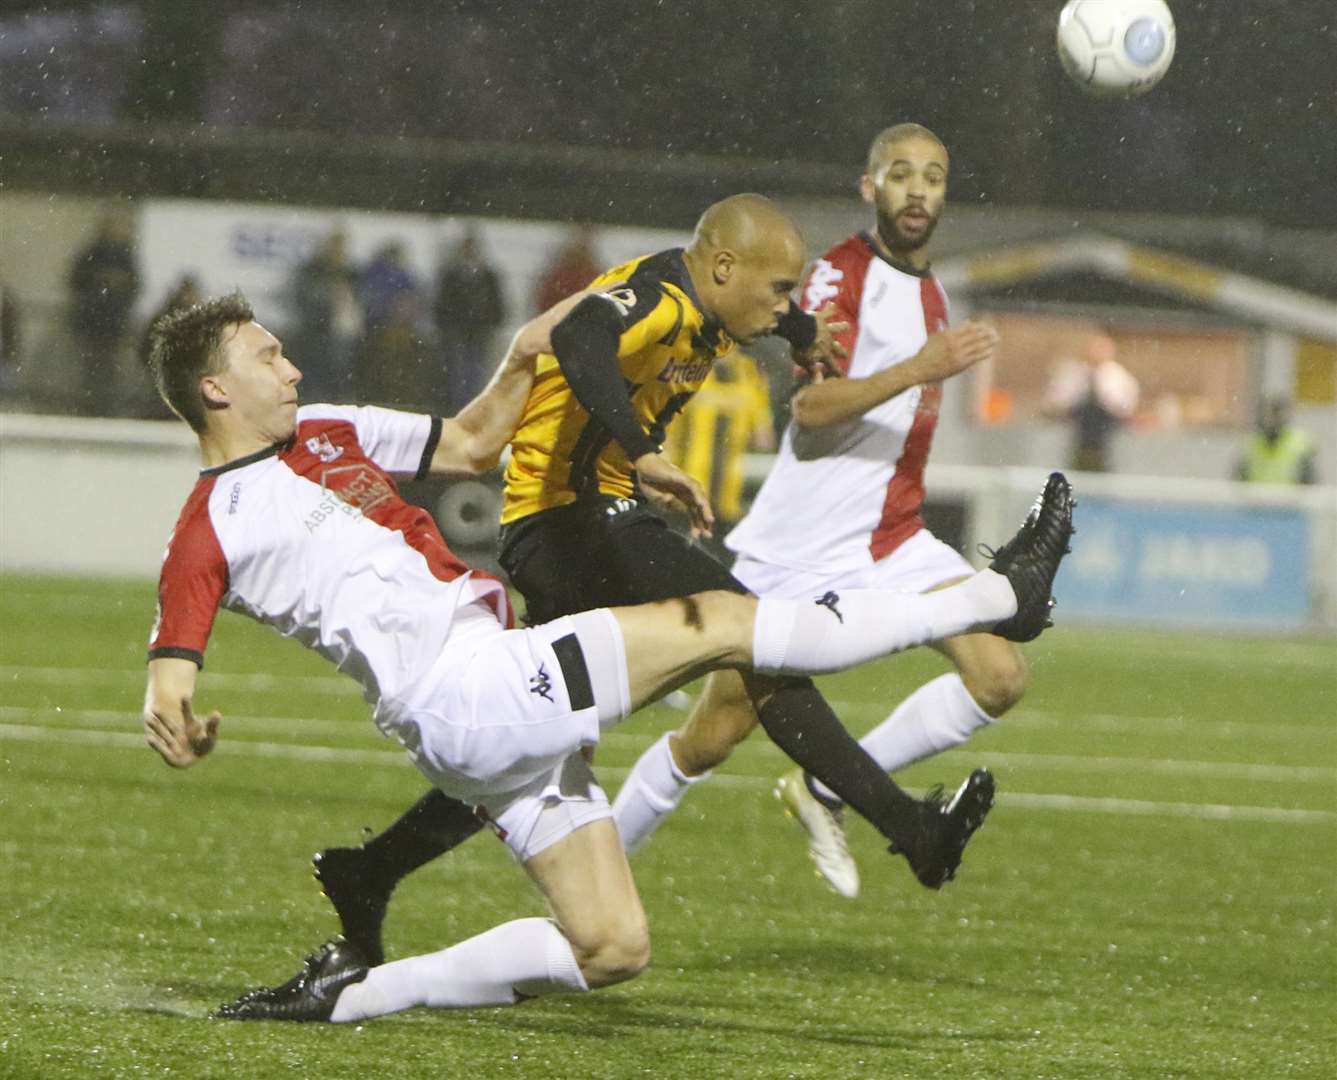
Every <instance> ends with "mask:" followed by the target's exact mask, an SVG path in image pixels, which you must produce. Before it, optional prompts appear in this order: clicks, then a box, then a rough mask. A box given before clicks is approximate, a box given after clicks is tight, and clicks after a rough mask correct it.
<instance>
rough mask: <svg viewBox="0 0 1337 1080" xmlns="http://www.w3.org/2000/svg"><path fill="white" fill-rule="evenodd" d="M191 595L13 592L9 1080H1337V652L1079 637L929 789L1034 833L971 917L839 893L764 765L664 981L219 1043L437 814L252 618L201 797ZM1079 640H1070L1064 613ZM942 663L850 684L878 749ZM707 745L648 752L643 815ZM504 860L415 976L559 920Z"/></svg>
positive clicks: (426, 920) (350, 689)
mask: <svg viewBox="0 0 1337 1080" xmlns="http://www.w3.org/2000/svg"><path fill="white" fill-rule="evenodd" d="M152 609H153V588H152V586H151V585H149V584H144V583H127V582H113V583H107V582H96V583H94V582H81V581H73V580H65V579H50V578H27V577H14V576H9V577H3V578H0V686H3V688H4V689H3V694H0V823H2V828H0V928H2V929H0V1077H6V1078H9V1077H23V1078H29V1077H31V1078H35V1080H47V1078H54V1077H78V1078H82V1077H88V1076H98V1077H102V1076H110V1077H120V1076H125V1077H132V1076H133V1077H141V1076H181V1077H220V1078H222V1077H228V1078H232V1077H288V1076H321V1077H359V1078H361V1077H369V1076H375V1077H383V1078H386V1080H390V1078H398V1077H470V1078H473V1077H541V1078H567V1077H570V1078H596V1077H609V1078H621V1077H637V1076H647V1077H671V1078H695V1077H758V1078H767V1080H769V1078H780V1077H791V1076H792V1077H822V1078H827V1080H838V1078H843V1077H921V1076H943V1077H947V1076H951V1077H1019V1078H1026V1080H1037V1078H1042V1077H1052V1078H1059V1080H1067V1078H1078V1077H1091V1078H1115V1077H1192V1078H1209V1077H1213V1078H1214V1077H1248V1078H1250V1080H1271V1078H1275V1077H1330V1076H1333V1075H1337V1068H1335V1066H1334V1062H1337V1047H1335V1046H1334V1025H1333V1016H1334V1011H1333V1009H1334V1001H1335V1000H1337V998H1335V996H1334V969H1335V968H1337V952H1335V951H1334V925H1333V923H1334V893H1335V890H1337V646H1335V645H1334V643H1333V641H1332V640H1331V639H1327V640H1323V639H1313V640H1257V639H1244V638H1234V637H1209V636H1202V635H1191V634H1180V635H1171V634H1159V633H1148V632H1134V631H1112V630H1094V629H1072V628H1068V627H1064V626H1059V627H1058V628H1056V629H1055V630H1053V631H1051V632H1050V633H1048V634H1047V635H1046V636H1045V637H1043V638H1041V639H1040V640H1039V641H1038V642H1036V643H1034V644H1033V645H1030V646H1027V647H1026V649H1027V656H1028V658H1029V660H1030V662H1031V665H1032V671H1033V683H1032V688H1031V691H1030V693H1029V694H1028V696H1027V698H1026V700H1025V702H1024V703H1023V704H1022V705H1021V706H1020V707H1019V708H1018V710H1017V711H1016V712H1015V713H1014V714H1013V715H1011V716H1009V717H1008V718H1007V719H1006V720H1005V721H1004V722H1003V723H1001V724H999V725H997V726H995V727H993V728H990V729H989V730H987V731H984V732H982V733H980V734H979V735H977V736H976V738H975V739H974V740H973V741H972V742H971V743H970V744H969V745H968V746H966V747H965V748H962V749H960V750H957V751H953V752H951V753H948V754H945V755H943V756H941V757H939V758H937V759H934V760H932V761H929V762H926V763H922V764H920V765H918V766H916V767H914V768H913V769H911V770H909V771H907V772H906V773H905V774H904V776H903V779H904V780H905V782H906V783H907V784H908V785H909V786H911V787H914V788H923V787H926V786H928V785H930V784H932V783H934V782H938V781H942V782H944V783H946V784H947V785H948V786H949V787H950V786H954V785H955V783H956V782H958V781H959V780H960V779H961V778H962V777H964V776H965V774H966V773H967V772H968V771H969V769H970V768H971V767H972V766H974V765H977V764H983V765H987V766H988V767H989V768H991V769H992V770H993V771H994V773H995V774H996V776H997V778H998V782H999V791H1000V793H999V801H998V805H997V808H996V809H995V811H994V813H993V815H992V816H991V818H990V819H989V822H988V824H987V825H986V826H985V828H984V829H983V830H982V831H981V832H980V833H979V834H978V835H977V836H976V838H975V840H974V842H973V843H972V845H971V847H970V848H969V849H968V851H967V853H966V858H965V862H964V864H963V866H962V868H961V871H960V874H959V875H958V879H957V880H956V882H954V883H953V884H951V885H949V886H948V887H947V888H946V889H945V890H944V891H943V892H941V893H938V894H933V893H929V892H927V891H925V890H924V889H922V888H920V887H919V886H918V885H917V884H915V882H914V880H913V878H912V877H911V875H910V873H909V871H908V868H907V867H906V865H905V862H904V860H902V859H899V858H896V859H892V858H890V857H888V856H887V855H886V854H885V852H884V850H883V848H882V846H881V844H880V843H879V838H878V837H877V835H876V833H874V831H873V830H872V829H871V828H869V827H868V826H866V825H865V824H863V823H862V822H860V823H856V824H854V825H852V827H851V845H852V847H853V850H854V853H855V855H856V857H857V858H858V859H859V862H860V867H861V870H862V874H863V890H862V894H861V895H860V897H859V898H858V899H857V900H855V901H846V900H842V899H841V898H839V897H837V896H836V895H835V894H834V893H831V892H829V891H828V890H827V889H826V888H825V886H824V885H823V884H822V882H821V881H820V880H819V879H817V878H816V877H815V876H814V871H813V870H812V868H811V865H810V863H809V861H808V859H807V855H806V851H805V846H804V843H803V841H802V837H801V834H800V832H799V830H798V829H797V827H796V826H794V825H793V824H792V823H790V822H788V821H786V820H785V819H784V818H783V817H782V815H781V814H780V813H779V809H778V804H777V803H776V802H775V801H774V800H773V799H772V798H771V796H770V788H771V783H772V781H773V779H774V777H775V776H776V775H777V774H778V773H779V772H781V771H783V770H784V768H785V759H784V758H783V757H782V756H781V755H780V754H779V752H778V751H777V750H775V749H774V748H773V747H772V746H771V745H770V744H769V743H768V742H767V741H766V740H765V738H764V736H763V735H761V734H760V733H758V734H756V735H754V736H753V738H752V739H750V740H749V741H748V742H747V743H746V744H745V745H744V746H743V747H741V748H740V749H739V751H738V752H737V753H736V754H735V756H734V757H733V758H732V759H731V760H730V761H729V762H728V763H727V764H726V765H725V766H724V767H723V768H722V769H720V770H719V772H718V774H717V776H716V777H715V779H714V780H713V781H712V782H710V783H708V784H706V785H703V786H702V787H701V788H700V789H698V790H697V791H694V792H693V793H692V794H691V795H689V797H688V799H687V801H686V803H685V804H684V806H683V808H682V810H681V811H680V812H679V813H678V814H677V815H676V816H675V817H674V818H672V819H670V821H669V822H668V824H667V825H666V826H665V828H664V829H663V830H662V831H661V832H660V833H659V834H658V835H657V836H656V837H655V839H654V840H653V841H652V842H651V843H650V844H649V845H648V846H647V848H646V849H645V850H644V851H643V852H642V853H641V854H639V855H638V856H637V857H636V858H635V859H634V860H633V866H634V869H635V872H636V877H637V880H638V882H639V884H640V887H641V891H642V894H643V897H644V900H645V907H646V910H647V913H648V915H649V919H650V927H651V934H652V939H653V947H654V959H653V961H652V964H651V967H650V969H649V970H648V971H647V972H646V973H645V974H644V975H643V976H641V978H639V979H638V980H635V981H634V982H631V983H627V984H624V985H622V986H617V987H613V988H611V989H609V990H605V991H601V992H599V993H596V994H589V995H583V996H579V997H575V996H568V997H553V998H548V999H545V1000H541V1001H535V1002H530V1003H528V1004H525V1005H523V1006H520V1007H517V1008H513V1009H481V1010H474V1011H469V1012H453V1013H452V1012H429V1011H426V1010H419V1011H416V1012H413V1013H407V1014H403V1015H400V1016H396V1017H391V1018H387V1019H383V1020H380V1021H375V1022H371V1023H367V1024H365V1025H361V1026H347V1027H342V1026H340V1027H336V1026H330V1025H283V1024H242V1023H226V1022H218V1021H209V1020H207V1019H206V1014H207V1013H208V1011H209V1010H210V1009H211V1008H213V1007H214V1006H216V1005H218V1004H219V1003H220V1002H223V1001H225V1000H228V999H231V998H233V997H235V996H236V995H237V994H238V993H239V992H240V991H242V990H244V989H246V988H248V987H250V986H252V985H255V984H257V983H261V982H266V983H272V982H277V981H281V980H282V979H286V978H287V977H288V976H289V975H290V974H292V973H293V972H294V971H296V969H297V967H298V965H299V963H300V961H301V958H302V956H303V955H304V954H305V953H306V952H308V951H310V950H311V949H312V948H313V947H315V946H316V945H317V944H319V942H320V941H321V940H322V939H324V938H326V937H329V936H330V935H332V934H333V932H334V928H335V923H334V919H333V916H332V914H331V913H330V912H329V910H328V908H327V907H326V905H325V902H324V900H323V899H322V898H321V897H320V896H319V894H318V892H317V890H316V887H315V884H314V883H313V881H312V880H311V878H310V873H309V864H308V859H309V857H310V855H311V853H312V852H313V851H315V850H316V849H317V848H319V847H321V846H326V845H329V844H336V843H342V844H348V843H352V842H355V841H356V840H357V838H358V836H359V834H360V830H361V829H363V828H364V827H370V828H373V829H379V828H381V827H382V826H384V825H385V824H387V823H388V822H389V821H391V820H392V819H393V818H394V817H395V816H396V815H397V814H398V813H399V811H400V810H402V809H404V808H405V807H406V806H407V805H408V804H409V803H410V802H411V801H412V800H414V799H415V798H417V796H418V795H419V794H420V793H421V792H422V791H423V790H424V786H423V782H422V781H421V780H420V779H419V777H418V774H417V773H416V772H415V771H414V770H413V769H412V768H411V767H410V766H408V764H407V761H406V758H405V756H404V755H403V753H402V752H400V751H399V750H397V748H396V747H395V746H394V745H393V744H391V743H388V742H386V741H385V740H383V739H381V738H380V737H379V735H378V734H377V733H376V732H375V730H374V729H373V728H372V726H371V724H370V723H369V721H368V719H367V709H366V706H365V705H364V704H363V703H362V701H361V699H360V697H359V696H358V693H357V690H356V688H355V687H354V685H353V683H352V682H351V681H350V680H347V679H346V678H344V677H342V676H339V675H338V674H336V673H335V672H334V671H333V670H332V669H331V668H329V667H327V666H326V665H325V664H324V663H323V662H322V661H320V660H319V659H318V658H317V657H315V656H313V655H309V654H307V653H305V652H304V651H303V650H301V649H300V648H299V647H297V646H296V645H294V644H293V643H291V642H286V641H283V640H281V639H279V638H278V637H277V636H276V635H274V634H273V633H272V632H271V631H268V630H263V629H260V628H257V627H254V626H252V625H250V624H248V623H246V622H244V621H243V620H242V619H240V618H238V617H236V616H233V615H230V614H223V615H220V617H219V620H218V624H217V626H216V628H215V631H214V639H213V643H212V645H211V647H210V651H209V656H208V667H207V669H206V671H205V674H204V676H203V677H202V680H201V685H200V690H199V693H198V695H197V709H199V710H201V711H207V710H208V709H210V708H218V709H220V710H221V711H222V712H223V716H224V720H223V727H222V741H221V742H220V745H219V747H218V749H217V751H216V752H215V754H214V755H213V757H212V758H210V759H209V760H208V761H206V762H205V763H203V764H202V765H200V766H198V767H197V768H195V769H193V770H190V771H188V772H184V773H178V772H174V771H172V770H170V769H168V768H167V767H166V766H164V765H163V764H162V763H161V762H160V761H159V760H158V758H157V757H156V755H154V754H153V753H152V752H151V751H149V750H148V749H147V748H146V747H145V746H144V744H143V740H142V737H141V735H140V731H139V710H140V704H141V700H142V695H143V685H144V679H143V652H144V643H145V640H146V638H147V635H148V630H149V623H150V621H151V618H152ZM1059 611H1060V614H1061V612H1062V609H1061V608H1060V609H1059ZM942 669H943V663H942V661H940V660H939V659H938V658H937V657H936V656H935V655H934V654H932V653H929V652H919V653H916V654H913V655H907V656H902V657H897V658H893V659H891V660H887V661H883V662H881V663H879V664H876V665H872V666H869V667H867V668H864V669H862V670H859V671H857V672H853V673H850V674H847V675H844V676H840V677H836V678H831V679H826V680H823V686H824V688H825V689H826V691H827V693H828V696H829V697H830V698H831V699H832V701H833V702H834V703H835V704H836V706H837V708H838V711H839V712H840V713H841V714H842V716H843V717H845V718H846V720H847V722H848V723H849V725H850V727H851V728H852V729H853V730H855V731H856V732H861V731H863V730H864V729H866V728H867V727H870V726H872V725H873V724H874V723H876V722H877V721H878V720H880V719H881V718H882V717H883V716H884V715H885V713H886V711H887V710H888V709H889V707H890V706H891V705H892V704H893V703H894V702H895V701H896V700H898V699H899V698H900V697H902V696H903V695H904V694H905V693H907V692H908V691H909V690H911V689H912V688H913V687H914V686H916V685H917V684H918V683H919V682H921V681H923V680H925V679H926V678H928V677H930V676H931V675H933V674H935V673H936V672H938V671H940V670H942ZM681 718H682V714H681V713H676V712H673V711H671V710H669V709H667V708H664V707H656V708H653V709H650V710H647V711H646V712H644V713H642V714H640V715H638V716H637V717H634V718H633V719H632V720H631V721H629V722H628V723H626V724H625V725H623V726H622V727H621V728H619V729H618V730H616V731H614V732H612V733H611V734H610V736H609V737H608V738H607V740H606V742H605V743H604V744H603V745H602V747H601V748H600V751H599V758H598V766H599V769H600V772H601V775H602V776H603V777H604V779H605V781H606V783H607V786H608V787H609V789H610V790H615V789H616V787H617V784H618V783H619V782H620V780H621V778H622V776H623V775H624V770H625V769H626V768H627V767H628V766H630V764H631V763H632V762H633V761H634V760H635V758H636V756H637V755H638V754H639V753H640V751H641V750H643V749H644V748H645V747H646V746H648V745H649V744H650V742H651V741H652V740H653V739H654V738H656V737H657V735H658V734H659V733H660V732H662V731H664V730H666V729H667V728H668V727H670V726H673V725H676V724H677V723H679V722H680V721H681ZM541 913H542V912H541V909H540V905H539V903H538V902H537V897H536V894H535V893H533V891H532V889H531V887H530V886H529V884H528V882H527V879H526V878H525V876H524V874H523V873H522V872H521V871H520V870H519V869H518V868H517V867H516V866H515V865H514V863H513V861H512V860H511V858H510V856H509V855H508V853H507V852H506V850H505V849H504V848H503V847H502V846H501V845H500V844H499V843H498V842H497V841H496V840H495V839H493V838H492V837H491V836H490V835H488V834H483V835H481V836H480V837H478V838H475V839H474V840H472V841H470V842H469V843H468V844H466V845H465V846H464V847H463V848H461V849H460V850H459V851H457V852H455V853H453V854H451V855H449V856H447V857H446V858H444V859H442V860H439V861H438V862H437V863H435V864H434V865H432V866H430V867H428V868H426V869H424V870H423V871H421V872H419V873H418V874H417V875H416V876H414V877H413V878H410V879H409V880H407V881H406V882H405V883H404V884H403V885H401V887H400V889H399V892H398V893H397V894H396V898H395V902H394V903H393V904H392V906H391V913H390V918H389V921H388V923H387V946H388V949H389V952H390V954H391V956H392V957H393V956H403V955H408V954H410V953H417V952H424V951H431V950H434V949H437V948H441V947H444V946H445V945H447V944H450V943H453V942H455V941H458V940H460V939H462V938H464V937H467V936H470V935H472V934H475V933H477V932H479V931H481V930H484V929H486V928H488V927H490V926H492V925H495V924H496V923H499V922H502V921H505V920H509V919H512V918H518V917H523V916H528V915H535V914H541Z"/></svg>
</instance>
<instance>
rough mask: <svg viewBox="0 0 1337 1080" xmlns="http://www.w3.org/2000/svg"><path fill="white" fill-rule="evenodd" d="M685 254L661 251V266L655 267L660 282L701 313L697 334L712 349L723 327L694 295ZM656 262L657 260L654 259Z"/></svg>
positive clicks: (671, 250) (694, 287)
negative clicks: (664, 282) (675, 291)
mask: <svg viewBox="0 0 1337 1080" xmlns="http://www.w3.org/2000/svg"><path fill="white" fill-rule="evenodd" d="M685 254H686V249H685V248H669V249H668V250H667V251H661V252H660V253H659V258H662V260H663V263H662V266H656V267H655V269H656V270H657V271H658V272H659V276H660V278H661V279H662V280H664V281H667V282H668V283H669V284H670V285H676V286H677V287H678V288H679V289H681V290H682V291H683V292H684V293H686V294H687V299H688V300H690V301H691V302H692V305H693V306H694V307H695V308H696V310H697V311H699V312H701V330H700V332H699V334H698V337H700V338H701V339H702V340H703V341H704V342H705V343H706V346H707V347H708V348H712V349H713V348H714V347H715V346H716V345H717V344H719V340H720V334H721V333H722V332H723V330H724V327H723V326H721V325H720V323H719V322H717V321H716V320H715V318H714V317H713V316H712V315H711V314H710V313H709V312H708V311H706V309H705V307H704V306H702V304H701V297H699V296H697V294H696V286H695V285H693V284H692V275H691V273H690V272H689V271H688V269H687V261H686V259H685V258H684V257H683V256H684V255H685ZM656 261H658V259H656Z"/></svg>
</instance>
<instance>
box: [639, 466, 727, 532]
mask: <svg viewBox="0 0 1337 1080" xmlns="http://www.w3.org/2000/svg"><path fill="white" fill-rule="evenodd" d="M633 465H634V466H635V468H636V482H637V484H639V485H640V489H641V491H643V492H644V493H645V497H646V498H648V499H649V500H650V502H652V503H653V504H654V505H655V506H657V507H659V508H660V509H664V510H681V511H682V512H683V513H684V514H686V515H687V518H688V520H689V521H690V522H691V524H692V537H693V538H694V539H697V538H700V537H703V536H710V535H711V532H712V531H713V530H714V528H715V512H714V511H713V510H711V508H710V499H709V497H708V496H707V495H706V491H705V488H703V487H702V486H701V485H700V484H698V483H697V482H696V481H695V480H693V479H692V478H691V477H690V476H688V475H687V474H686V473H685V472H683V471H682V470H681V469H680V468H678V466H676V465H674V464H673V462H671V461H669V459H668V458H666V457H665V456H664V455H663V454H642V455H641V456H640V457H638V458H637V459H636V460H635V462H633Z"/></svg>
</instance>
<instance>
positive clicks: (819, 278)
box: [803, 259, 845, 311]
mask: <svg viewBox="0 0 1337 1080" xmlns="http://www.w3.org/2000/svg"><path fill="white" fill-rule="evenodd" d="M844 278H845V271H843V270H838V269H836V267H835V266H833V265H832V264H831V263H830V262H828V261H827V260H826V259H818V260H817V261H816V262H815V263H813V266H812V273H811V274H809V275H808V285H807V288H805V289H804V290H803V307H804V309H805V310H806V311H816V310H817V309H818V308H820V307H821V306H822V305H823V304H825V303H826V302H827V301H828V300H834V299H835V298H836V294H837V293H838V292H840V283H841V281H843V280H844Z"/></svg>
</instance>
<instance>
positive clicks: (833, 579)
mask: <svg viewBox="0 0 1337 1080" xmlns="http://www.w3.org/2000/svg"><path fill="white" fill-rule="evenodd" d="M732 573H733V576H734V577H736V578H737V579H738V580H739V581H741V582H742V583H743V584H744V585H746V586H747V587H748V589H750V590H751V591H752V592H753V593H755V594H756V595H757V596H768V595H770V596H787V597H797V596H807V595H808V594H809V593H820V592H823V591H824V590H826V589H885V590H888V591H899V592H906V593H922V592H928V591H929V590H930V589H935V588H937V587H938V586H939V585H945V584H946V583H947V582H949V581H957V580H959V579H960V578H963V577H969V576H970V575H971V574H973V573H975V568H974V567H973V566H971V565H970V563H968V562H966V560H965V559H964V558H963V557H962V555H961V553H960V552H959V551H957V550H956V549H955V548H952V547H948V546H947V545H946V544H944V543H943V542H942V541H941V540H939V539H938V538H937V537H936V536H934V535H933V534H932V533H931V532H929V531H928V530H927V529H920V530H919V531H918V532H917V533H915V534H914V535H913V536H911V537H910V538H909V539H908V540H906V541H905V543H903V544H901V546H900V547H898V548H897V549H896V550H895V551H893V552H892V553H891V554H890V555H888V556H886V557H885V558H882V559H878V560H877V561H876V562H874V563H870V564H869V565H867V566H859V567H855V568H854V569H852V570H838V571H835V572H833V573H829V574H823V573H816V572H813V571H810V570H791V569H790V568H789V567H786V566H776V565H774V564H772V563H765V562H759V561H758V560H756V559H750V558H748V557H747V556H746V555H739V556H738V560H737V561H736V562H735V563H734V564H733V570H732Z"/></svg>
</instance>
